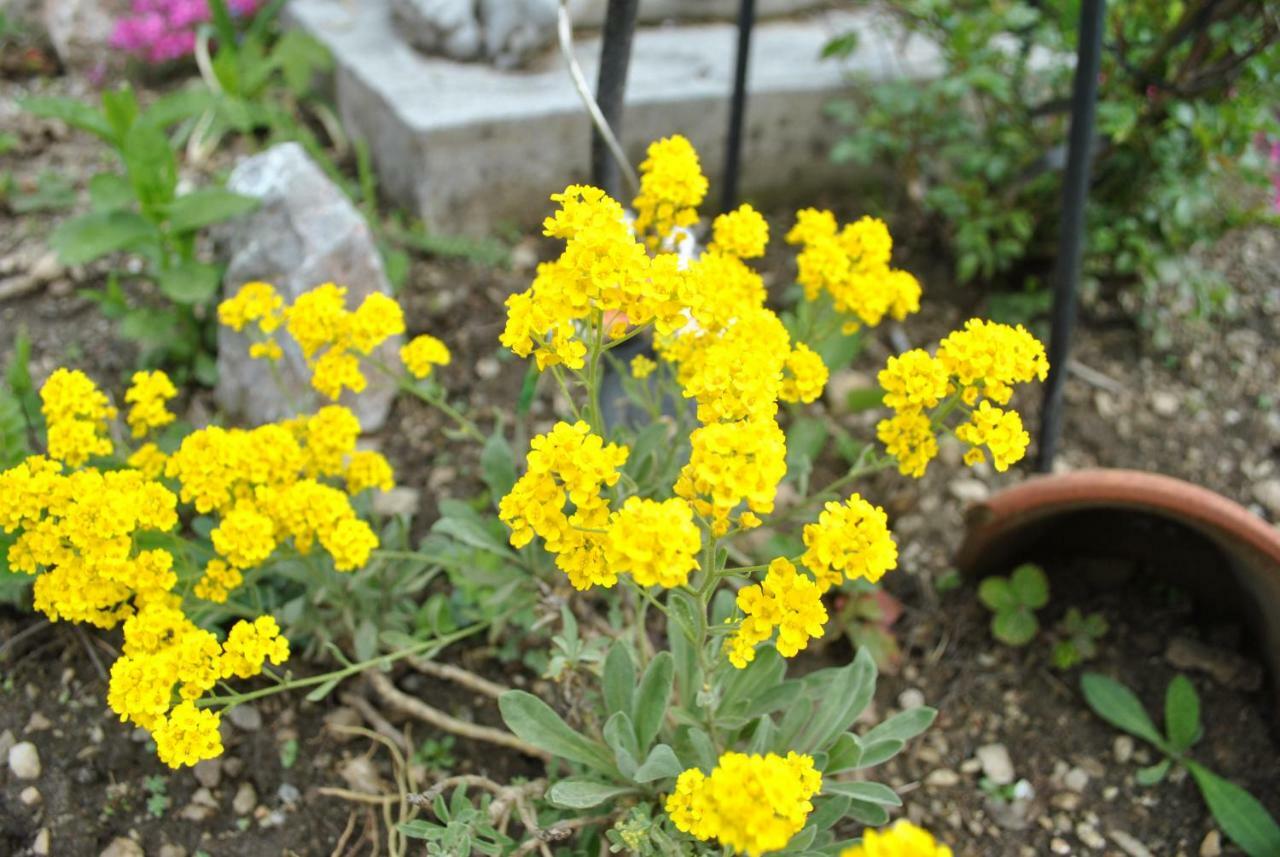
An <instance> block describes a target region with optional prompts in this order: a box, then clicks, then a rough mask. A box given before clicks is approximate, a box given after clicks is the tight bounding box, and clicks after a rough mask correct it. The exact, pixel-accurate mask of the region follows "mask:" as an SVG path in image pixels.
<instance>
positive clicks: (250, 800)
mask: <svg viewBox="0 0 1280 857" xmlns="http://www.w3.org/2000/svg"><path fill="white" fill-rule="evenodd" d="M257 803H258V793H257V791H255V790H254V788H253V784H252V783H241V784H240V788H238V789H236V796H235V797H234V798H232V799H231V809H232V810H233V811H234V812H235V814H236V815H248V814H249V813H251V812H253V808H254V806H256V805H257Z"/></svg>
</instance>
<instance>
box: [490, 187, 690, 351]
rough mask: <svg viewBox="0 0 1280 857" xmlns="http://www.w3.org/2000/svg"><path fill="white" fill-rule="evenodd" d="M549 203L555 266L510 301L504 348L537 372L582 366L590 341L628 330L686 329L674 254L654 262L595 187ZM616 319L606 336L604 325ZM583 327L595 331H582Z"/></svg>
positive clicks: (542, 268)
mask: <svg viewBox="0 0 1280 857" xmlns="http://www.w3.org/2000/svg"><path fill="white" fill-rule="evenodd" d="M551 199H552V200H553V201H554V202H557V203H559V205H560V208H559V210H558V211H557V212H556V213H555V214H553V215H552V216H551V217H548V218H547V219H546V221H545V222H544V223H543V232H544V234H545V235H547V236H549V237H552V238H560V239H563V240H564V241H565V247H564V251H563V252H562V253H561V255H560V257H559V258H558V259H556V260H555V261H554V262H549V263H546V264H543V265H539V266H538V273H537V276H535V277H534V281H533V284H532V285H531V286H530V287H529V288H528V289H527V290H525V291H523V292H520V293H518V294H514V295H512V296H511V297H509V298H508V299H507V323H506V327H505V329H504V330H503V332H502V336H501V342H502V344H503V345H505V346H506V347H507V348H510V349H511V350H512V351H513V352H515V353H516V354H517V355H519V356H520V357H528V356H529V355H530V354H532V355H533V356H534V358H535V359H536V360H537V363H538V368H539V369H546V368H547V367H549V366H559V365H563V366H566V367H567V368H569V369H573V370H578V369H581V368H582V367H583V366H584V365H585V357H586V354H587V346H586V344H584V342H583V341H582V340H581V339H580V336H589V337H591V338H592V340H593V341H596V340H600V339H601V338H602V337H604V336H606V335H607V336H610V337H617V336H621V335H622V334H623V333H624V332H625V330H626V328H627V326H628V325H636V326H639V325H645V324H649V323H651V322H653V323H655V324H656V325H657V327H658V329H659V330H660V331H669V330H673V329H674V328H675V327H678V326H680V325H682V324H684V321H685V319H684V317H683V316H682V315H681V314H680V306H679V303H678V302H677V293H678V291H679V288H680V282H681V280H682V279H683V277H684V274H683V273H682V272H681V270H680V265H679V260H678V258H677V257H676V255H675V254H673V253H667V254H662V255H659V256H656V257H652V258H651V257H650V256H649V254H648V253H647V252H645V248H644V246H643V245H642V244H640V243H639V242H637V240H636V237H635V235H634V234H633V233H632V231H631V228H630V226H629V225H628V224H627V222H626V219H625V216H624V214H623V211H622V206H620V205H619V204H618V203H617V202H615V201H614V200H612V199H610V198H609V197H608V196H606V195H605V193H604V191H602V190H599V189H598V188H593V187H586V186H582V185H571V186H570V187H568V188H566V189H565V191H564V193H558V194H554V195H553V196H552V197H551ZM606 315H608V316H609V317H610V318H612V319H614V321H613V322H612V323H611V325H610V328H609V329H608V330H606V329H605V325H604V319H605V317H606ZM579 326H586V327H589V328H591V329H587V330H582V331H580V330H579Z"/></svg>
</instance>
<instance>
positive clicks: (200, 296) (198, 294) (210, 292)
mask: <svg viewBox="0 0 1280 857" xmlns="http://www.w3.org/2000/svg"><path fill="white" fill-rule="evenodd" d="M220 279H221V278H220V277H219V274H218V269H217V267H216V266H214V265H206V264H204V263H203V262H183V263H182V264H181V265H179V266H178V267H176V268H170V269H169V270H167V271H161V272H160V273H159V274H158V275H156V285H157V286H158V287H159V289H160V291H161V292H163V293H164V295H165V297H167V298H169V299H170V300H172V301H174V302H175V303H180V304H187V305H190V306H195V305H198V304H205V303H208V302H209V301H211V300H213V296H214V295H215V294H217V292H218V283H219V281H220Z"/></svg>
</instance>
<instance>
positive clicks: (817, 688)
mask: <svg viewBox="0 0 1280 857" xmlns="http://www.w3.org/2000/svg"><path fill="white" fill-rule="evenodd" d="M833 673H834V675H833ZM804 681H805V684H806V686H807V687H809V688H811V689H812V692H813V697H814V700H815V702H816V703H817V706H816V711H815V713H814V716H813V718H812V719H811V720H810V722H809V723H808V724H807V725H806V726H805V728H804V729H803V731H802V735H801V736H800V738H799V739H798V742H797V743H796V747H797V749H798V750H799V751H800V752H811V751H815V750H823V749H826V747H827V746H828V745H829V744H831V742H832V741H834V740H835V739H836V737H837V736H838V735H840V733H842V732H844V731H846V730H847V729H848V728H849V727H850V726H852V725H853V722H854V721H855V720H857V719H858V715H859V714H861V713H862V711H863V709H864V708H866V707H867V704H868V703H870V702H871V697H872V695H873V694H874V693H875V689H876V662H875V659H874V658H873V657H872V656H871V653H870V652H869V651H867V650H866V649H860V650H859V651H858V654H857V656H856V657H854V659H853V663H851V664H849V665H848V666H846V667H843V668H841V669H839V670H834V671H832V670H820V671H819V672H816V673H810V674H809V675H807V676H805V678H804Z"/></svg>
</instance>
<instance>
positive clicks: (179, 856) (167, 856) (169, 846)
mask: <svg viewBox="0 0 1280 857" xmlns="http://www.w3.org/2000/svg"><path fill="white" fill-rule="evenodd" d="M156 857H187V849H185V848H183V847H182V846H181V845H174V844H173V843H172V842H166V843H165V844H164V845H161V846H160V851H159V853H158V854H157V855H156Z"/></svg>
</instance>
